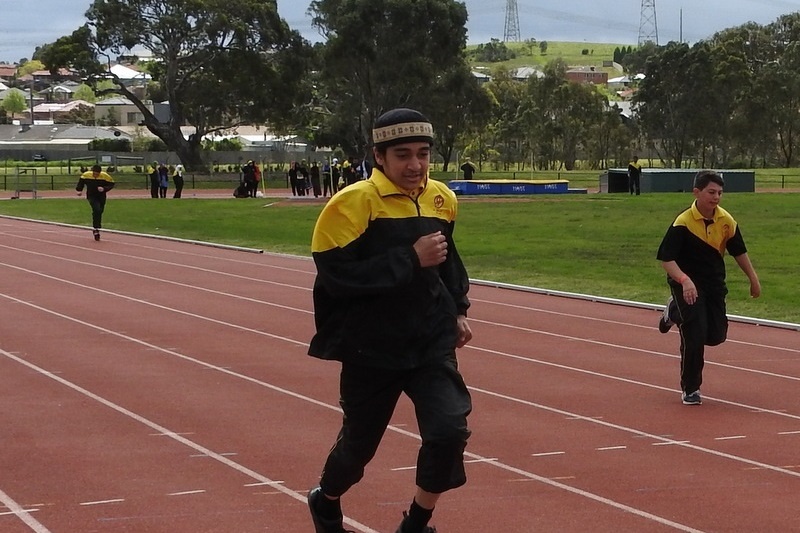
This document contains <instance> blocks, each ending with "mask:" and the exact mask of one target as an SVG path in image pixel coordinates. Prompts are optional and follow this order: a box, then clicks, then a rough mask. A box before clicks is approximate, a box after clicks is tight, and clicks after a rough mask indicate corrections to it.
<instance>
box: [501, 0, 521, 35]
mask: <svg viewBox="0 0 800 533" xmlns="http://www.w3.org/2000/svg"><path fill="white" fill-rule="evenodd" d="M520 40H521V39H520V36H519V11H518V10H517V0H506V26H505V28H504V29H503V42H506V43H507V42H509V41H514V42H519V41H520Z"/></svg>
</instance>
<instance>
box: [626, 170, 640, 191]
mask: <svg viewBox="0 0 800 533" xmlns="http://www.w3.org/2000/svg"><path fill="white" fill-rule="evenodd" d="M639 182H640V176H639V174H634V175H632V176H628V188H629V189H630V191H631V194H633V193H634V192H635V193H636V194H637V195H638V194H639Z"/></svg>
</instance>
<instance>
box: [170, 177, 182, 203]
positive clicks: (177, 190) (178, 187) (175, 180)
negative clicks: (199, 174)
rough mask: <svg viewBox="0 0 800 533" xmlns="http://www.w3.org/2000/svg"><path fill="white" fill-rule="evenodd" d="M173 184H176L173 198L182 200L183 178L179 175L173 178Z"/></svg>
mask: <svg viewBox="0 0 800 533" xmlns="http://www.w3.org/2000/svg"><path fill="white" fill-rule="evenodd" d="M172 182H173V183H174V184H175V194H173V195H172V197H173V198H180V197H181V192H183V176H178V175H175V176H173V177H172Z"/></svg>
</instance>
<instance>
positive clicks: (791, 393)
mask: <svg viewBox="0 0 800 533" xmlns="http://www.w3.org/2000/svg"><path fill="white" fill-rule="evenodd" d="M313 278H314V266H313V263H312V262H311V261H310V260H308V259H303V258H296V257H288V256H280V255H270V254H254V253H245V252H242V251H233V250H228V249H219V248H212V247H205V246H197V245H194V244H188V243H182V242H171V241H164V240H154V239H148V238H143V237H136V236H131V235H125V234H120V233H108V232H107V233H105V234H104V235H103V240H101V241H100V242H94V241H93V240H92V238H91V233H90V232H89V231H87V230H85V229H77V228H72V227H63V226H56V225H47V224H39V223H30V222H23V221H18V220H12V219H5V218H0V391H2V393H1V394H0V398H2V401H0V428H2V429H1V430H0V431H1V433H0V450H1V451H0V531H2V532H3V533H27V532H30V531H34V532H38V533H43V532H48V531H49V532H53V533H56V532H58V533H87V532H115V533H116V532H135V533H141V532H147V533H202V532H218V533H250V532H265V531H266V532H270V531H275V532H282V533H306V532H312V531H313V528H312V526H311V522H310V519H309V517H308V513H307V508H306V502H305V498H306V494H307V491H308V489H309V488H311V487H313V486H314V485H315V484H316V482H317V480H318V475H319V470H320V468H321V466H322V463H323V461H324V458H325V455H326V453H327V451H328V449H329V447H330V445H331V444H332V443H333V439H334V438H335V435H336V432H337V430H338V428H339V424H340V418H341V414H340V411H339V409H338V404H337V399H338V398H337V382H338V364H337V363H333V362H323V361H319V360H316V359H313V358H310V357H308V356H307V355H305V354H306V348H307V343H308V341H309V339H310V337H311V335H312V333H313V314H312V307H311V286H312V282H313ZM470 294H471V298H472V301H473V307H472V309H471V312H470V319H471V323H472V327H473V331H474V333H475V338H474V340H473V341H472V343H471V344H470V345H469V346H468V347H465V348H463V349H461V350H460V351H459V361H460V365H461V369H462V371H463V373H464V376H465V379H466V381H467V384H468V385H469V386H470V390H471V393H472V395H473V399H474V412H473V414H472V415H471V417H470V425H471V429H472V431H473V436H472V438H471V439H470V442H469V446H468V448H467V451H468V457H467V460H468V461H469V464H468V466H467V471H468V475H469V481H468V483H467V485H466V486H464V487H462V488H460V489H457V490H455V491H452V492H450V493H448V494H446V495H444V496H443V497H442V499H441V500H440V503H439V505H438V507H437V509H436V512H435V514H434V519H433V521H432V524H434V525H435V526H436V527H437V529H438V531H439V532H440V533H456V532H457V533H468V532H476V533H478V532H494V531H497V532H503V533H529V532H537V531H544V532H589V531H591V532H618V531H636V532H640V531H644V532H651V531H652V532H662V531H663V532H667V531H702V532H743V531H744V532H760V531H781V532H784V531H800V520H798V511H797V510H798V508H800V500H798V494H800V457H799V456H798V455H799V454H800V452H798V450H800V402H798V395H797V391H798V383H799V382H800V342H798V339H799V338H800V336H799V335H798V332H797V331H792V330H782V329H777V328H772V327H759V326H754V325H749V324H741V323H732V324H731V328H730V335H729V340H728V341H727V342H726V343H725V344H723V345H722V346H719V347H715V348H710V349H709V350H708V357H707V364H706V371H705V378H706V382H705V384H704V386H703V393H704V397H705V402H704V404H703V405H702V406H699V407H687V406H684V405H682V404H681V402H680V395H679V392H678V390H677V389H678V387H677V383H678V366H679V359H678V358H677V355H676V354H677V347H678V342H679V338H678V334H677V333H676V332H674V331H673V332H670V333H668V334H666V335H661V334H659V333H658V330H657V329H656V322H657V319H658V315H659V313H658V312H657V311H655V310H651V309H638V308H631V307H625V306H621V305H610V304H607V303H597V302H587V301H582V300H576V299H569V298H563V297H557V296H545V295H539V294H534V293H527V292H521V291H512V290H506V289H497V288H489V287H483V286H473V288H472V291H471V293H470ZM417 446H418V436H417V430H416V426H415V423H414V418H413V410H412V409H411V406H410V404H409V402H408V401H407V400H405V399H404V400H403V401H401V404H400V406H399V407H398V410H397V412H396V414H395V417H394V419H393V421H392V426H391V428H390V430H389V431H388V432H387V434H386V436H385V438H384V441H383V443H382V445H381V448H380V450H379V452H378V455H377V456H376V457H375V459H374V461H373V462H372V463H371V464H370V466H369V467H368V469H367V475H366V477H365V479H364V480H363V481H362V482H361V483H360V484H358V485H357V486H356V487H354V488H353V489H352V490H351V491H350V492H349V493H348V494H347V495H346V496H345V497H344V498H343V506H344V510H345V514H346V519H347V524H346V527H347V528H349V529H353V530H354V531H357V532H362V533H369V532H385V533H392V532H394V530H395V528H396V527H397V524H398V522H399V519H400V517H401V513H402V511H403V510H404V509H407V507H408V504H409V501H410V498H411V497H412V495H413V485H414V463H415V458H416V450H417Z"/></svg>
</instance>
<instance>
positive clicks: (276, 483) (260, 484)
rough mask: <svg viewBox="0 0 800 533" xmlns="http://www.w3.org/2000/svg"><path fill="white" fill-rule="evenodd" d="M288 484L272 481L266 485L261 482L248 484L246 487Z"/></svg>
mask: <svg viewBox="0 0 800 533" xmlns="http://www.w3.org/2000/svg"><path fill="white" fill-rule="evenodd" d="M284 483H286V482H285V481H272V482H270V483H264V482H261V481H259V482H258V483H246V484H245V487H268V486H271V485H283V484H284Z"/></svg>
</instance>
